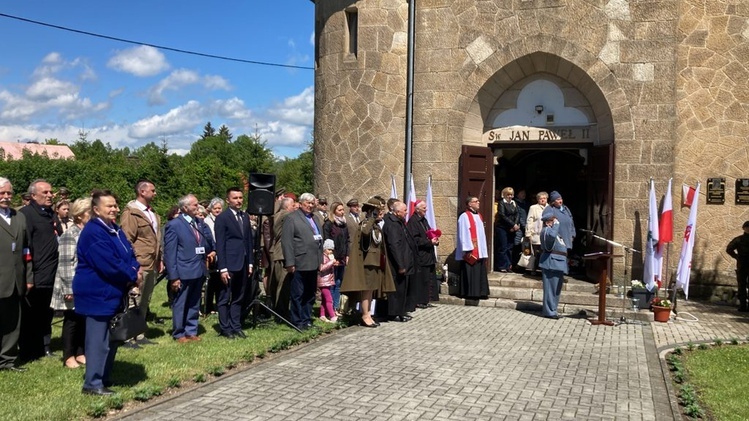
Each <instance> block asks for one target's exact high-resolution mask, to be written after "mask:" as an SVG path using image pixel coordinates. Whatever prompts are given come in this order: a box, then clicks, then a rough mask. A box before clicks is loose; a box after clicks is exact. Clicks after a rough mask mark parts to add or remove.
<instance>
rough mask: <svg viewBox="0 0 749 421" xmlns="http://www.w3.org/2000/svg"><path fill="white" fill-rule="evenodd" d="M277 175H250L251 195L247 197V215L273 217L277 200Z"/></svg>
mask: <svg viewBox="0 0 749 421" xmlns="http://www.w3.org/2000/svg"><path fill="white" fill-rule="evenodd" d="M275 192H276V175H275V174H260V173H250V193H249V195H248V197H247V213H249V214H251V215H273V210H274V203H275V199H276V194H275Z"/></svg>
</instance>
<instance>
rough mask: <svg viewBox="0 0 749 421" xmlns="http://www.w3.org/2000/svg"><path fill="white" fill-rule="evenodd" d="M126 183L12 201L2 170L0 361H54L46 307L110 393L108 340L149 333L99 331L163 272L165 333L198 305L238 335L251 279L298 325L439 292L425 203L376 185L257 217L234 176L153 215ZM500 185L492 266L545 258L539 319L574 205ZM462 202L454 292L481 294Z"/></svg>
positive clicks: (553, 290) (373, 312) (407, 307)
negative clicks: (117, 188) (217, 190)
mask: <svg viewBox="0 0 749 421" xmlns="http://www.w3.org/2000/svg"><path fill="white" fill-rule="evenodd" d="M133 190H134V196H135V198H134V199H133V200H131V201H130V202H128V203H127V204H126V205H125V206H124V207H123V209H122V210H120V207H119V204H118V199H117V198H116V197H115V196H114V195H113V194H112V193H111V192H109V191H107V190H95V191H93V192H92V193H91V195H90V197H85V198H79V199H71V198H69V197H68V196H69V195H68V192H67V190H66V189H64V188H60V189H58V191H57V192H55V191H54V190H53V188H52V185H51V184H50V183H48V182H47V181H45V180H41V179H39V180H34V181H33V182H32V183H31V184H30V185H29V187H28V191H27V193H28V195H29V201H28V203H26V204H25V205H23V206H22V207H21V208H19V209H18V210H16V209H13V208H12V207H11V202H12V198H13V194H14V192H13V186H12V184H11V182H10V180H7V179H5V178H0V254H1V255H0V257H1V259H0V262H2V263H0V267H2V268H3V270H2V271H0V312H1V313H2V314H1V316H2V317H0V334H1V336H0V341H1V342H0V369H4V370H12V371H23V370H24V368H23V367H22V366H21V364H19V363H22V362H26V361H32V360H35V359H39V358H42V357H45V356H46V357H57V355H55V354H54V353H53V351H52V349H51V348H50V342H51V334H52V330H51V324H52V319H53V315H54V313H55V312H56V311H57V312H59V314H61V315H62V320H63V324H62V338H61V339H62V344H63V349H62V351H63V352H62V356H61V360H62V364H63V366H64V367H67V368H70V369H75V368H78V367H81V366H85V376H84V385H83V392H84V393H87V394H95V395H106V394H111V393H112V391H111V390H110V389H109V386H111V384H112V383H111V379H110V373H111V368H112V364H113V361H114V358H115V355H116V353H117V349H118V348H119V347H120V346H126V347H130V348H135V349H138V348H140V347H141V346H143V345H149V344H154V342H153V341H151V340H149V339H148V338H146V337H145V336H144V335H142V334H141V335H139V336H136V337H134V338H131V339H129V340H128V341H126V342H124V343H121V342H116V341H110V339H109V333H110V330H109V328H110V322H111V320H112V318H113V317H114V315H115V314H117V313H118V312H120V311H122V310H123V309H125V308H128V307H131V306H137V307H139V308H140V310H141V311H140V313H139V314H140V317H142V318H143V319H144V320H143V322H144V323H145V322H146V321H147V320H146V319H147V315H148V308H149V305H150V301H151V297H152V296H153V292H154V288H155V286H156V284H157V283H158V282H159V279H166V282H165V284H166V288H167V295H168V299H169V302H170V306H171V310H172V330H171V336H172V338H173V340H174V341H176V342H177V343H180V344H185V343H190V342H194V341H200V340H201V337H200V331H199V330H198V327H199V317H200V314H201V310H202V313H204V314H211V313H217V315H218V332H217V334H218V335H219V336H221V337H223V338H226V339H227V340H235V339H242V338H246V337H247V335H246V333H245V332H244V330H243V322H244V320H245V318H246V317H247V316H248V314H249V313H250V311H252V310H255V317H257V311H258V310H262V309H258V306H255V305H252V304H254V303H256V301H255V300H257V299H258V298H259V296H260V293H261V289H264V291H265V296H266V298H265V299H266V301H265V302H264V304H265V306H262V307H267V308H269V309H271V310H272V312H271V313H272V314H273V315H275V316H276V321H277V322H286V323H288V324H290V325H292V326H293V327H294V328H296V329H298V330H300V331H303V330H307V329H310V328H312V327H313V322H314V321H315V320H320V321H322V322H324V323H336V322H337V321H338V318H339V317H340V316H341V314H342V313H351V314H359V315H360V317H359V318H358V322H359V324H360V325H361V326H363V327H367V328H375V327H378V326H380V325H381V322H384V321H394V322H407V321H409V320H411V318H412V317H413V314H414V312H415V311H416V309H417V308H421V309H424V308H429V307H432V306H433V304H432V302H434V301H438V300H439V288H440V279H438V278H436V277H435V266H436V264H437V260H436V254H435V251H436V247H437V246H438V245H439V243H440V235H441V233H440V231H439V230H437V229H435V228H434V227H431V226H430V224H429V222H428V220H427V218H426V213H427V204H426V203H425V202H423V201H416V202H415V203H414V204H413V208H412V209H413V211H412V212H409V210H408V209H409V208H408V206H407V205H406V204H405V203H403V202H402V201H400V200H398V199H395V198H391V199H388V200H386V199H384V198H382V197H380V196H373V197H370V198H368V199H367V200H366V201H364V202H362V203H360V202H359V200H358V199H356V198H354V199H350V200H348V201H347V202H346V203H345V205H344V203H343V202H342V201H335V202H333V203H332V204H331V206H330V207H328V202H327V200H326V199H325V198H317V197H315V195H313V194H311V193H303V194H301V195H300V196H299V197H298V198H297V197H296V195H294V194H293V193H288V192H285V191H284V190H283V189H281V190H279V191H277V192H276V202H275V206H274V210H273V212H272V213H271V212H268V213H267V214H265V215H259V214H248V213H247V212H246V211H245V207H246V206H245V205H246V202H245V197H244V193H243V191H242V189H241V188H239V187H233V188H230V189H228V190H227V192H226V196H225V198H218V197H215V198H212V199H210V200H208V201H206V202H204V203H203V204H201V203H200V201H199V199H198V198H197V197H196V196H195V195H192V194H187V195H185V196H183V197H182V198H180V199H179V201H178V203H177V204H176V206H174V207H173V208H171V209H170V210H169V212H168V214H167V215H166V221H162V219H161V217H160V215H158V213H156V212H154V210H153V209H152V207H151V205H152V202H153V200H154V198H155V197H156V186H155V185H154V183H152V182H151V181H149V180H139V181H137V182H136V183H135V185H134V188H133ZM501 196H502V199H501V202H500V203H498V207H497V218H496V221H497V222H496V226H497V229H496V230H495V232H496V234H497V237H498V240H499V241H498V243H499V245H498V247H496V248H495V249H496V250H498V258H497V259H495V261H498V263H497V264H498V267H497V269H498V270H499V271H507V270H510V269H511V268H512V254H511V253H512V245H513V244H516V242H517V241H518V240H517V238H518V237H519V238H520V239H521V240H522V238H523V237H527V240H528V242H529V244H532V247H533V250H534V251H535V252H536V253H537V254H538V255H539V257H540V258H539V259H537V261H538V262H537V266H538V267H540V269H541V270H542V274H543V281H544V310H543V315H544V316H547V317H552V318H555V317H556V307H557V303H558V300H559V293H560V291H561V287H562V276H563V274H564V273H566V268H567V265H566V256H567V253H568V248H569V247H570V246H571V244H572V241H573V239H574V233H575V231H574V225H573V223H572V217H571V214H570V213H569V210H568V209H567V208H566V207H564V205H563V204H562V199H561V195H559V193H557V192H552V193H551V194H550V195H547V194H546V193H545V192H540V193H538V195H537V196H536V197H537V202H538V203H537V204H535V205H533V206H531V207H530V208H529V209H528V210H525V209H524V207H523V206H524V205H522V204H521V203H517V202H516V201H515V200H513V197H514V191H513V189H511V188H506V189H504V190H503V191H502V195H501ZM55 199H56V200H55ZM547 199H548V202H549V205H547V203H546V202H547ZM24 203H25V201H24ZM465 205H466V207H465V210H464V211H463V212H461V214H460V216H459V219H458V230H457V247H456V252H455V259H456V261H458V262H460V265H461V268H460V278H461V279H460V288H459V295H460V296H461V297H463V298H466V299H477V300H478V299H484V298H487V297H488V295H489V285H488V280H487V271H488V265H487V259H488V248H487V241H486V235H485V231H484V229H483V226H484V225H483V224H484V222H483V220H482V217H481V214H480V212H479V210H480V202H479V199H478V198H476V197H469V198H467V200H466V202H465ZM248 209H249V208H248ZM409 213H410V214H409ZM529 269H530V270H535V269H536V267H531V268H529ZM318 291H319V296H320V301H321V305H320V310H319V315H318V316H317V317H316V316H315V315H313V306H314V304H315V301H316V297H317V294H318ZM201 304H203V307H202V309H201Z"/></svg>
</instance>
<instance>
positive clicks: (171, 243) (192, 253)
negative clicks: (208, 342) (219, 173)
mask: <svg viewBox="0 0 749 421" xmlns="http://www.w3.org/2000/svg"><path fill="white" fill-rule="evenodd" d="M178 205H179V208H180V211H181V214H180V216H178V217H176V218H174V219H172V220H171V221H169V223H168V224H166V230H165V231H164V263H165V265H166V273H167V279H169V285H170V287H171V289H172V292H174V302H173V303H172V326H173V330H172V338H174V339H175V340H176V341H177V342H179V343H186V342H190V341H199V340H200V337H199V336H198V319H199V317H200V293H201V292H202V290H203V281H204V280H205V277H206V276H207V274H208V269H207V263H209V262H211V261H213V259H214V258H215V257H216V252H214V251H213V237H212V235H211V229H210V228H209V227H208V225H206V224H205V223H204V222H203V220H202V219H200V218H199V212H198V199H197V198H196V197H195V196H193V195H191V194H188V195H187V196H185V197H183V198H181V199H180V200H179V203H178Z"/></svg>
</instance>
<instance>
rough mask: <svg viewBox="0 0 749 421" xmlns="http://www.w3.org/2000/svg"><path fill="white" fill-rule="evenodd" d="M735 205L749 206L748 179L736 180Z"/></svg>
mask: <svg viewBox="0 0 749 421" xmlns="http://www.w3.org/2000/svg"><path fill="white" fill-rule="evenodd" d="M736 204H737V205H749V178H737V179H736Z"/></svg>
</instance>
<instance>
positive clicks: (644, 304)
mask: <svg viewBox="0 0 749 421" xmlns="http://www.w3.org/2000/svg"><path fill="white" fill-rule="evenodd" d="M657 294H658V288H653V290H652V291H648V289H647V287H645V284H643V283H642V281H639V280H637V279H633V280H632V298H636V299H637V300H638V301H637V307H638V308H640V309H645V308H650V301H651V300H652V299H653V297H654V296H656V295H657Z"/></svg>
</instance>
